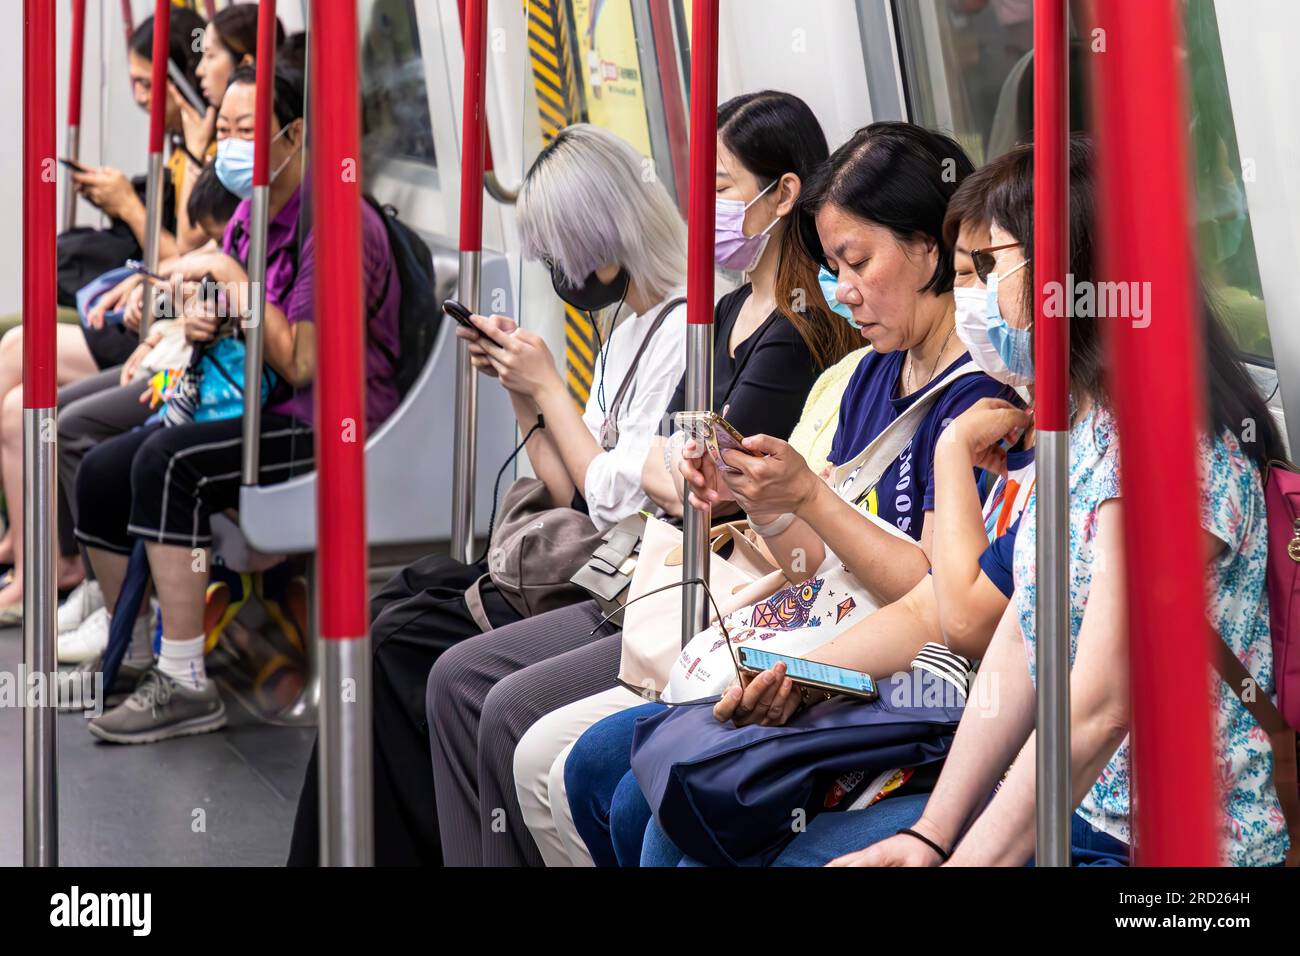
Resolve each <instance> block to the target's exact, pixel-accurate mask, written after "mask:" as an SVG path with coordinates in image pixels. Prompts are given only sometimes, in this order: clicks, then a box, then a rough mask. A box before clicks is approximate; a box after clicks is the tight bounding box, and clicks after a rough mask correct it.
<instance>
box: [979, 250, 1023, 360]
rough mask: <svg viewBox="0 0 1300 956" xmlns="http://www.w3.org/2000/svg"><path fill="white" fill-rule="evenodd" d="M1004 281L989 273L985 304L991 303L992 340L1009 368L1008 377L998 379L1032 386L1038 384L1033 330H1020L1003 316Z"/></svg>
mask: <svg viewBox="0 0 1300 956" xmlns="http://www.w3.org/2000/svg"><path fill="white" fill-rule="evenodd" d="M1024 265H1025V263H1024V262H1022V263H1020V265H1018V266H1016V267H1015V268H1013V269H1011V270H1010V271H1008V272H1007V273H1006V275H1011V274H1012V273H1013V272H1015V271H1016V269H1020V268H1023V267H1024ZM1002 278H1006V276H1001V277H999V276H998V274H997V273H996V272H991V273H989V279H988V292H987V293H986V298H985V302H986V303H987V304H988V334H989V341H990V342H991V343H992V344H993V347H994V348H995V349H996V350H997V353H998V358H1000V359H1002V363H1003V364H1004V365H1005V366H1006V367H1007V371H1006V374H1005V375H999V376H997V377H998V378H1000V379H1001V380H1002V381H1003V382H1005V383H1006V384H1008V385H1032V384H1033V382H1034V344H1033V337H1032V336H1031V334H1030V330H1029V329H1027V328H1025V329H1017V328H1015V327H1014V326H1011V325H1008V324H1007V320H1006V319H1004V318H1003V317H1002V310H1001V308H1000V307H999V306H998V283H999V281H1000V280H1001V279H1002Z"/></svg>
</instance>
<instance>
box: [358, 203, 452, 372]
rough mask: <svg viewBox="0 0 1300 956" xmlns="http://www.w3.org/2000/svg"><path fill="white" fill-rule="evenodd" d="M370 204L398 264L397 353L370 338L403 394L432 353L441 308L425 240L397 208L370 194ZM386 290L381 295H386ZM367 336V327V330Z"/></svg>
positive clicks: (440, 325)
mask: <svg viewBox="0 0 1300 956" xmlns="http://www.w3.org/2000/svg"><path fill="white" fill-rule="evenodd" d="M366 202H368V203H370V207H371V208H372V209H374V211H375V212H377V213H379V217H380V218H381V219H382V220H383V221H384V229H385V230H386V231H387V233H388V246H389V248H390V249H391V250H392V253H393V263H394V264H395V265H396V267H397V278H398V281H399V282H400V283H401V302H400V305H399V306H398V314H397V343H398V354H397V355H393V354H392V352H391V351H390V350H389V349H388V348H387V347H386V346H385V345H384V344H383V343H382V342H380V341H379V340H378V339H375V338H373V337H372V338H371V341H372V342H374V344H375V346H376V347H378V348H379V350H380V351H382V352H383V353H384V355H385V356H386V357H387V358H388V360H389V361H390V362H392V363H393V367H394V368H395V369H397V375H396V378H395V380H396V383H397V393H398V394H399V395H403V396H404V395H406V393H407V392H409V391H410V390H411V386H412V385H414V384H415V380H416V379H417V378H419V377H420V371H421V370H422V369H423V368H424V363H425V362H426V361H428V359H429V356H430V355H431V354H433V345H434V342H435V341H436V340H437V337H438V331H439V329H440V328H441V327H442V310H441V309H440V308H439V307H438V304H437V303H436V302H435V301H434V296H433V288H434V275H433V254H432V253H430V252H429V247H428V246H427V245H425V243H424V240H423V239H421V238H420V237H419V236H418V235H416V234H415V231H414V230H413V229H411V227H410V226H408V225H406V223H404V222H402V220H400V219H399V218H397V210H396V209H394V208H393V207H392V206H389V205H381V204H380V203H379V202H378V201H377V200H375V199H373V198H372V197H370V196H367V197H366ZM387 294H388V290H387V289H385V290H384V295H383V296H381V297H380V300H381V301H382V300H383V299H384V298H385V297H387ZM367 335H368V336H369V330H367Z"/></svg>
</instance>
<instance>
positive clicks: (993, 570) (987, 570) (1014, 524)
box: [980, 448, 1034, 598]
mask: <svg viewBox="0 0 1300 956" xmlns="http://www.w3.org/2000/svg"><path fill="white" fill-rule="evenodd" d="M1033 487H1034V450H1033V449H1032V448H1026V449H1022V450H1021V451H1010V452H1007V476H1006V477H1005V478H1003V477H1001V476H999V478H998V483H997V484H996V485H995V486H994V488H993V493H992V494H991V495H989V497H988V501H986V502H985V503H984V530H985V531H986V532H987V534H988V536H989V546H988V547H987V548H985V549H984V553H983V554H981V555H980V570H981V571H983V572H984V576H985V577H986V578H988V579H989V580H990V581H992V582H993V584H994V586H995V587H996V588H997V589H998V590H999V591H1001V592H1002V593H1003V595H1005V596H1006V597H1008V598H1009V597H1011V594H1012V592H1013V591H1015V589H1016V586H1015V581H1014V580H1013V565H1012V561H1013V559H1014V556H1015V547H1016V532H1017V531H1018V530H1020V516H1021V515H1022V514H1024V511H1025V505H1026V504H1027V503H1028V501H1029V494H1030V492H1031V491H1032V490H1033Z"/></svg>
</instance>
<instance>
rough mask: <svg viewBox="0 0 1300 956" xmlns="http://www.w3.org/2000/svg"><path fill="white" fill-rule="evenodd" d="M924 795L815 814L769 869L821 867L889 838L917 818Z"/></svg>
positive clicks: (885, 800) (902, 797) (924, 801)
mask: <svg viewBox="0 0 1300 956" xmlns="http://www.w3.org/2000/svg"><path fill="white" fill-rule="evenodd" d="M929 799H930V795H929V794H928V793H913V794H903V795H901V796H897V797H886V798H885V799H884V800H881V801H880V802H879V803H873V804H872V805H871V806H869V807H866V808H865V809H862V810H852V811H849V812H847V813H819V814H818V815H817V816H815V817H813V818H812V820H811V821H810V822H809V824H808V829H807V830H805V831H804V832H803V833H801V834H799V835H798V836H797V837H795V838H794V840H792V841H791V843H790V845H789V846H787V847H786V848H785V849H784V850H782V851H781V855H780V856H778V857H777V858H776V861H775V862H774V863H773V864H772V865H773V866H825V865H826V864H827V863H829V862H830V861H831V860H833V859H835V858H836V857H839V856H843V855H844V854H845V853H852V852H853V851H854V850H861V849H862V848H864V847H868V846H871V844H873V843H879V842H880V841H881V840H884V839H887V838H888V837H891V836H893V835H894V834H895V833H897V832H898V831H899V830H900V829H902V828H903V827H910V826H911V825H912V824H913V823H915V822H916V821H917V820H919V819H921V813H922V812H923V811H924V810H925V804H926V801H927V800H929Z"/></svg>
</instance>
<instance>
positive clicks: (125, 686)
mask: <svg viewBox="0 0 1300 956" xmlns="http://www.w3.org/2000/svg"><path fill="white" fill-rule="evenodd" d="M103 666H104V658H103V657H102V656H100V657H96V658H93V659H92V660H88V661H82V662H81V663H80V664H78V665H77V666H76V667H74V668H72V670H70V671H59V684H60V685H63V684H65V683H68V684H72V686H76V685H77V683H80V685H81V687H83V688H84V687H85V686H86V684H85V681H86V677H85V675H86V674H95V673H97V672H98V671H100V670H101V669H102V668H103ZM151 666H152V662H151V661H142V662H140V663H132V662H131V661H122V663H121V664H119V665H118V667H117V679H116V680H115V681H113V686H112V687H109V688H107V689H106V690H105V692H104V709H105V710H109V709H111V708H113V707H116V706H117V705H118V704H120V703H122V701H124V700H126V698H127V697H128V696H129V695H130V694H131V692H132V691H133V690H135V685H136V684H138V683H140V678H141V677H143V676H144V675H145V672H147V671H148V670H149V668H150V667H151ZM85 704H86V697H85V695H84V694H83V695H82V696H81V698H80V700H78V699H77V698H76V697H74V695H73V694H72V693H71V692H67V693H65V692H64V690H63V687H62V686H60V688H59V713H70V712H76V711H84V710H85V709H86V707H85Z"/></svg>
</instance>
